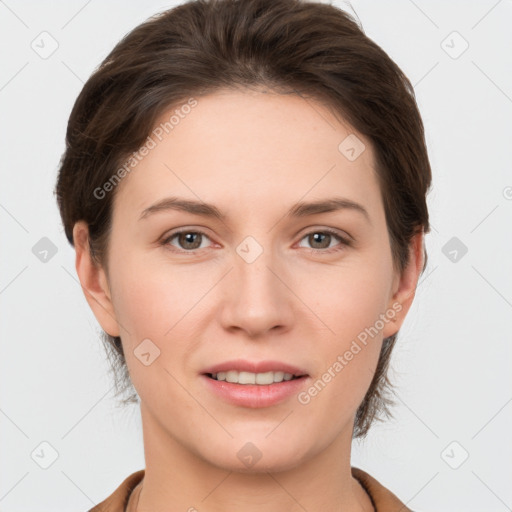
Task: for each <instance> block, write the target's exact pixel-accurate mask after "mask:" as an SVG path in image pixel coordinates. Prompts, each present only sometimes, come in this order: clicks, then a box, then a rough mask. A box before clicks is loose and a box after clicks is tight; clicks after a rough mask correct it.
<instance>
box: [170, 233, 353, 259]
mask: <svg viewBox="0 0 512 512" xmlns="http://www.w3.org/2000/svg"><path fill="white" fill-rule="evenodd" d="M182 233H194V234H198V235H202V236H205V237H206V238H209V236H208V235H207V234H206V233H205V232H204V231H200V230H191V229H182V230H180V231H175V232H174V233H171V234H170V235H169V236H168V237H166V238H165V239H164V240H162V242H161V245H163V246H165V247H166V248H168V249H169V247H170V245H169V242H170V241H171V240H172V239H173V238H175V237H176V236H178V235H181V234H182ZM317 233H321V234H327V235H331V236H333V237H335V238H337V239H338V240H339V241H340V242H341V244H340V245H338V246H335V247H331V248H330V249H309V250H310V251H311V252H313V253H323V254H326V253H327V254H332V253H335V252H339V251H342V250H344V249H345V247H351V245H352V242H351V241H350V240H348V239H347V238H345V237H342V236H341V235H340V234H339V233H338V232H336V231H334V230H332V229H316V230H313V231H309V232H308V233H306V234H305V235H304V236H303V237H302V238H301V240H303V239H304V238H306V237H307V236H310V235H312V234H317ZM306 249H307V247H306ZM169 250H170V251H173V252H177V253H187V254H194V253H197V252H198V251H200V249H193V250H190V251H186V250H184V249H176V248H174V247H173V248H172V249H169Z"/></svg>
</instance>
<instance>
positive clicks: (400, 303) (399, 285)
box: [383, 231, 424, 338]
mask: <svg viewBox="0 0 512 512" xmlns="http://www.w3.org/2000/svg"><path fill="white" fill-rule="evenodd" d="M423 263H424V233H423V231H421V232H420V233H418V234H416V235H414V237H413V238H412V240H411V243H410V245H409V262H408V264H407V266H406V268H405V269H404V271H403V272H402V275H401V276H397V278H396V281H395V283H394V288H393V295H392V297H391V299H390V301H389V303H388V310H387V312H386V313H387V314H388V312H389V316H390V317H391V316H392V317H393V319H392V321H391V322H389V323H388V324H387V325H386V327H385V328H384V331H383V335H384V338H387V337H389V336H392V335H393V334H395V333H396V332H398V331H399V330H400V327H401V326H402V324H403V322H404V320H405V317H406V316H407V312H408V311H409V309H410V307H411V305H412V301H413V300H414V296H415V294H416V287H417V284H418V280H419V277H420V274H421V271H422V269H423Z"/></svg>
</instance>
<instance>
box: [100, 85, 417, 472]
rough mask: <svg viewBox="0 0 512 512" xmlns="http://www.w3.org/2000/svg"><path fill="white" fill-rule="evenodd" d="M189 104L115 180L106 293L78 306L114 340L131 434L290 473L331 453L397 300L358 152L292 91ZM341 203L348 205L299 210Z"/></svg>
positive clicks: (368, 159)
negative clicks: (138, 424) (122, 364)
mask: <svg viewBox="0 0 512 512" xmlns="http://www.w3.org/2000/svg"><path fill="white" fill-rule="evenodd" d="M196 100H197V105H196V106H194V107H193V108H190V109H182V111H181V112H182V115H181V116H179V122H178V123H175V124H174V125H173V128H172V129H169V126H170V125H168V126H167V130H168V133H167V134H166V133H165V130H164V133H163V135H164V136H161V139H162V140H161V141H160V140H159V138H158V137H156V136H155V135H153V136H152V138H153V139H154V142H155V144H153V143H150V144H149V145H150V146H154V147H152V148H151V149H149V150H148V152H147V154H146V156H144V157H143V158H142V160H141V161H140V162H139V163H138V164H137V165H136V167H135V168H133V169H132V170H131V172H130V173H129V174H127V175H126V176H125V177H124V178H123V180H122V181H121V183H120V185H119V189H118V190H117V191H116V192H117V195H116V198H115V202H114V212H113V226H112V227H113V229H112V235H111V239H110V246H109V251H110V252H109V260H108V265H109V276H108V278H109V280H108V287H109V292H108V293H107V295H106V297H107V299H105V300H106V301H105V302H104V303H103V305H102V307H99V305H98V304H96V303H91V307H93V309H94V311H95V314H96V316H97V318H98V319H99V321H100V323H101V324H102V326H103V328H104V329H105V330H106V331H107V332H108V333H109V334H111V335H120V336H121V338H122V343H123V348H124V352H125V354H126V360H127V364H128V368H129V372H130V375H131V378H132V381H133V384H134V386H135V388H136V390H137V392H138V394H139V396H140V399H141V407H142V414H143V422H144V428H145V429H147V430H151V431H152V432H155V433H156V432H159V435H160V436H161V435H162V434H164V436H163V437H164V438H166V439H168V440H169V442H171V443H177V444H179V445H180V446H182V447H185V448H186V449H188V450H189V451H190V452H191V453H193V454H195V455H197V456H198V457H199V458H201V459H202V460H203V461H207V462H209V463H211V464H213V465H215V466H219V467H223V468H227V469H235V468H236V469H237V470H239V471H243V470H247V471H250V470H251V469H250V468H251V467H252V465H253V464H254V467H255V468H256V469H257V470H260V469H261V468H265V469H273V470H278V469H286V468H291V467H294V466H296V465H297V464H298V463H299V462H301V461H304V460H306V459H309V458H311V457H313V456H315V455H319V454H320V453H321V452H322V451H323V450H324V449H326V448H327V447H329V446H330V445H331V444H332V443H335V442H339V443H342V442H343V443H347V442H349V440H350V438H351V435H352V428H353V422H354V416H355V412H356V410H357V408H358V406H359V404H360V403H361V401H362V400H363V397H364V395H365V393H366V391H367V389H368V387H369V385H370V382H371V379H372V377H373V374H374V372H375V368H376V364H377V360H378V356H379V351H380V348H381V344H382V340H383V338H384V337H387V336H390V335H392V334H393V333H395V332H396V331H397V330H398V329H399V326H400V324H401V322H402V320H403V317H404V315H405V313H406V311H407V309H408V304H409V301H411V300H412V296H411V293H410V290H411V289H412V288H413V286H412V285H409V288H404V286H405V285H403V281H402V280H401V279H400V276H398V275H397V274H395V273H394V272H393V265H392V259H391V249H390V241H389V238H388V232H387V229H386V221H385V216H384V209H383V203H382V200H381V195H380V190H379V185H378V182H377V175H376V171H375V169H374V167H373V166H374V154H373V152H372V148H371V146H370V144H369V142H368V140H367V139H365V138H363V137H362V136H361V135H359V134H355V133H354V131H353V130H351V129H350V127H348V126H344V125H342V124H340V122H339V121H337V120H336V119H335V118H334V117H333V115H332V113H330V111H329V110H327V109H326V108H325V107H324V106H322V105H321V104H319V103H317V102H314V101H312V100H309V99H308V100H305V99H303V98H300V97H298V96H295V95H289V96H285V95H277V94H269V93H261V92H258V93H256V92H234V91H223V92H219V93H215V94H212V95H209V96H205V97H199V98H196ZM173 110H174V109H173ZM185 111H186V112H188V113H187V114H186V115H185V114H183V112H185ZM171 114H172V112H168V113H165V115H162V118H161V119H160V120H159V122H158V123H157V124H160V122H162V123H165V122H166V121H168V120H169V117H170V115H171ZM161 131H162V130H160V131H158V133H160V132H161ZM154 133H155V132H154ZM347 137H349V138H348V139H347ZM356 137H357V138H356ZM362 144H364V146H363V145H362ZM170 198H174V199H175V200H180V201H188V202H190V204H192V203H193V204H197V206H194V209H195V213H193V212H191V211H185V210H184V209H182V208H178V207H177V206H175V207H171V201H170V200H169V199H170ZM341 199H343V200H345V201H347V202H350V203H346V204H354V205H358V206H346V207H337V206H336V205H334V203H332V204H331V205H334V207H332V208H324V207H318V208H314V207H312V208H308V207H306V206H304V205H307V204H309V203H316V202H322V203H324V202H329V201H334V200H336V201H338V200H341ZM165 200H169V202H168V204H167V206H168V208H166V207H165V204H164V205H163V206H162V205H161V207H160V208H152V207H154V205H158V204H159V203H161V202H162V201H165ZM205 203H207V204H208V205H212V206H214V207H215V208H216V211H218V212H220V214H221V216H222V217H221V218H219V217H218V216H216V215H210V214H209V212H210V208H206V207H205V206H204V204H205ZM298 205H299V206H300V209H298ZM151 208H152V209H151ZM148 209H149V210H148ZM176 231H183V232H184V233H183V234H182V235H176V236H174V233H175V232H176ZM331 231H332V232H333V233H334V234H332V233H330V232H331ZM338 235H339V237H340V238H337V236H338ZM104 282H106V281H104ZM401 283H402V284H401ZM400 290H401V291H400ZM399 293H404V294H406V293H407V294H408V298H407V299H406V300H404V301H402V302H403V304H401V303H400V300H399V299H400V296H399V295H398V294H399ZM110 299H111V301H112V302H111V303H110V302H108V301H109V300H110ZM109 308H111V309H110V315H109V314H107V311H108V310H109ZM114 319H115V320H114ZM235 360H238V363H239V362H240V361H241V360H243V361H245V362H246V363H247V364H248V366H247V367H243V366H240V365H239V364H238V363H237V362H235V363H233V362H230V361H235ZM268 361H271V362H273V364H270V366H264V365H262V366H259V367H258V366H257V364H258V363H261V362H268ZM225 362H228V368H224V370H229V368H231V369H232V370H236V369H237V368H239V369H241V370H250V369H251V368H252V369H253V370H254V372H252V373H251V372H249V373H242V374H241V375H239V374H237V373H228V374H227V377H228V380H229V379H230V380H233V379H235V380H236V378H238V377H240V378H241V379H242V380H243V379H245V378H247V379H249V381H250V379H252V378H253V375H252V374H253V373H255V372H256V373H263V374H266V375H263V376H261V375H257V376H256V377H254V378H255V379H256V378H257V379H258V382H268V381H266V380H265V379H267V378H271V379H275V380H279V379H280V378H282V377H283V372H284V373H292V371H286V370H293V369H291V368H289V367H290V366H291V367H294V368H295V370H296V371H295V373H300V374H306V376H303V377H302V378H300V379H293V380H291V381H286V380H285V381H284V382H281V383H279V382H276V383H274V384H272V385H268V384H256V383H255V384H249V385H248V384H236V383H233V382H231V383H229V382H221V381H213V380H212V379H211V377H209V376H207V375H205V373H208V372H209V371H212V367H215V366H217V365H220V364H222V363H225ZM251 364H254V365H256V366H251ZM280 368H281V370H279V369H280ZM271 369H273V370H274V371H275V372H276V373H274V374H269V373H268V371H269V370H271ZM214 370H215V369H214ZM219 371H220V370H219ZM279 371H281V373H279ZM221 377H222V376H221ZM315 385H316V386H315ZM159 449H160V450H164V451H165V449H166V448H165V445H160V447H159ZM258 459H259V460H258Z"/></svg>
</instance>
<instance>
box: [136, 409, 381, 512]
mask: <svg viewBox="0 0 512 512" xmlns="http://www.w3.org/2000/svg"><path fill="white" fill-rule="evenodd" d="M141 413H142V425H143V435H144V454H145V462H146V470H145V475H144V479H143V481H142V489H141V492H140V495H139V500H138V504H137V511H142V510H152V511H154V512H159V511H162V512H163V511H168V510H186V511H190V512H197V511H208V512H222V511H225V510H234V509H240V510H244V512H256V511H261V509H262V507H264V510H265V512H281V511H282V510H287V511H290V512H304V510H307V511H308V512H317V511H318V512H320V511H322V512H331V511H332V512H334V511H339V510H344V511H345V512H373V510H374V508H373V506H372V504H371V500H370V498H369V496H368V494H367V493H366V491H365V490H364V489H363V487H362V486H361V484H360V483H359V482H358V481H357V480H356V479H355V478H354V477H353V476H352V473H351V467H350V450H351V441H352V425H347V429H345V430H343V431H342V433H341V434H340V435H339V436H338V437H337V438H336V439H335V440H334V442H333V443H332V444H331V445H329V446H327V447H326V448H325V449H323V450H322V451H319V452H318V453H315V454H312V455H311V456H310V457H307V458H304V460H303V461H301V462H300V463H298V464H295V465H293V466H291V467H286V466H284V465H279V464H275V463H271V464H269V465H264V464H263V462H264V458H263V457H262V459H261V460H260V461H259V462H258V463H257V464H255V465H254V467H252V468H244V469H240V463H239V461H237V462H238V464H235V463H233V465H230V464H229V463H224V464H215V463H212V461H210V460H208V458H207V457H205V456H204V455H203V456H202V454H200V453H197V452H194V450H193V448H192V447H190V448H189V447H187V446H185V445H184V443H183V442H180V441H178V440H177V439H175V438H173V437H171V435H170V433H169V432H168V431H165V430H164V429H163V428H162V427H161V425H160V424H159V423H158V422H157V421H155V418H154V417H153V416H152V415H151V413H150V412H149V411H148V410H147V409H145V408H144V405H143V404H141ZM233 443H234V444H233V446H234V447H235V446H242V445H244V443H243V442H242V443H241V442H240V440H238V443H237V442H235V441H233ZM236 451H238V450H236Z"/></svg>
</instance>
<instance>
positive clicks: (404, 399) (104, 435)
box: [0, 0, 512, 512]
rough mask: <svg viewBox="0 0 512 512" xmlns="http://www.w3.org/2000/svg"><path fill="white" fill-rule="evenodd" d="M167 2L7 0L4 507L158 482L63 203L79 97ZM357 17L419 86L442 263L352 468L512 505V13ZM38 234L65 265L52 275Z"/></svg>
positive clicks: (0, 203)
mask: <svg viewBox="0 0 512 512" xmlns="http://www.w3.org/2000/svg"><path fill="white" fill-rule="evenodd" d="M335 3H336V5H339V6H340V7H342V8H345V9H347V10H349V11H350V10H351V9H350V7H349V6H348V5H347V3H343V2H335ZM172 5H175V3H172V4H169V3H165V2H159V1H144V2H143V1H142V0H141V1H133V0H132V1H126V0H123V1H120V0H118V1H109V2H100V1H98V0H92V1H89V2H87V1H69V0H67V1H63V0H62V1H52V2H50V1H46V2H36V1H23V0H20V1H14V0H6V1H0V39H1V47H2V56H1V67H0V112H1V130H2V131H1V136H0V144H1V155H2V159H1V166H0V172H1V179H2V181H1V183H2V186H1V188H0V226H1V233H2V238H1V273H0V312H1V321H0V332H1V357H0V380H1V387H0V431H1V438H0V443H1V444H0V454H1V460H0V511H2V512H25V511H31V512H33V511H45V512H50V511H52V512H58V511H69V510H77V511H85V510H88V509H89V508H91V507H92V506H93V505H94V504H96V503H98V502H99V501H102V500H103V499H104V498H105V497H106V496H107V495H109V494H111V493H112V492H113V491H114V489H115V488H116V487H117V486H118V485H119V484H120V483H121V481H122V480H124V478H126V477H127V476H128V475H129V474H130V473H132V472H133V471H136V470H138V469H141V468H143V467H144V455H143V447H142V437H141V424H140V414H139V411H138V409H137V408H136V407H135V406H134V407H131V408H130V409H127V410H124V411H123V410H119V409H116V408H115V403H114V401H113V399H112V396H113V390H112V384H113V383H112V381H111V379H110V377H109V375H108V373H107V371H108V363H107V361H106V360H105V355H104V352H103V348H102V347H101V344H100V340H99V337H98V334H99V326H98V324H97V322H96V320H95V318H94V316H93V314H92V312H91V311H90V309H89V306H88V304H87V302H86V300H85V298H84V295H83V292H82V290H81V288H80V285H79V282H78V280H77V276H76V271H75V265H74V250H73V249H72V248H71V247H70V246H69V245H68V243H67V241H66V239H65V237H64V234H63V232H62V226H61V224H60V217H59V216H58V211H57V207H56V203H55V199H54V197H53V193H52V191H53V187H54V184H55V178H56V169H57V165H58V162H59V159H60V156H61V154H62V152H63V150H64V135H65V129H66V124H67V119H68V116H69V113H70V111H71V107H72V105H73V103H74V101H75V99H76V97H77V95H78V93H79V92H80V90H81V88H82V86H83V83H84V82H85V81H86V80H87V78H88V77H89V75H90V74H91V72H92V71H93V69H94V68H95V67H96V66H97V65H98V64H99V63H100V62H101V60H103V58H104V57H105V56H106V54H107V53H108V52H109V51H110V50H111V49H112V48H113V46H114V45H115V44H116V43H117V42H118V41H119V40H120V38H121V37H122V36H123V35H125V34H126V33H127V32H128V31H129V30H131V29H133V28H134V27H135V26H136V25H138V24H139V23H141V22H142V21H144V20H145V19H146V18H147V17H149V16H150V15H152V14H155V13H156V12H158V11H161V10H163V9H165V8H168V7H171V6H172ZM351 5H352V6H353V9H354V10H355V12H356V13H357V15H358V16H359V18H360V20H361V22H362V25H363V28H364V30H365V32H366V33H367V34H368V35H369V36H370V37H371V38H372V39H374V40H375V41H376V42H377V43H378V44H379V45H381V46H382V47H383V48H384V50H385V51H386V52H388V54H389V55H390V56H391V57H392V58H393V59H394V60H395V61H396V62H397V63H398V65H399V66H400V67H401V68H402V69H403V70H404V72H405V73H406V74H407V76H408V77H409V78H410V79H411V82H412V83H413V84H414V87H415V91H416V95H417V99H418V104H419V107H420V110H421V113H422V115H423V119H424V123H425V127H426V132H427V140H428V147H429V152H430V158H431V163H432V168H433V182H434V185H433V190H432V192H431V194H430V196H429V207H430V214H431V221H432V226H433V227H432V232H431V234H429V235H428V236H427V249H428V251H429V266H428V268H427V270H426V272H425V274H424V275H423V277H422V279H421V282H420V285H419V288H418V291H417V295H416V298H415V302H414V305H413V307H412V310H411V311H410V313H409V316H408V318H407V320H406V324H405V326H404V327H403V329H402V330H401V334H400V338H399V342H398V344H397V346H396V349H395V353H394V357H393V371H392V373H391V377H392V378H393V381H394V382H395V384H396V386H397V392H398V396H399V399H398V406H397V407H396V408H395V409H394V412H395V419H394V420H392V421H389V422H388V423H386V424H383V425H377V426H375V427H374V428H373V429H372V431H371V433H370V435H369V437H368V438H367V440H366V441H364V442H362V443H361V442H355V443H354V447H353V457H352V465H355V466H359V467H362V468H363V469H365V470H366V471H368V472H369V473H370V474H372V475H373V476H375V477H376V478H377V479H378V480H380V481H381V483H383V484H384V485H386V486H387V487H389V488H390V489H391V490H392V491H393V492H395V494H397V495H398V496H399V497H400V498H401V499H402V500H403V501H404V502H406V503H407V504H408V506H409V507H410V508H412V509H413V510H415V511H418V512H419V511H423V512H429V511H432V512H457V511H464V512H504V511H506V510H512V487H511V485H510V483H511V482H512V442H511V438H510V427H511V424H512V403H511V402H512V386H511V380H512V378H511V375H512V372H511V370H512V357H511V356H512V348H511V347H512V343H511V342H512V334H511V329H510V318H511V314H512V271H511V253H512V222H511V221H512V166H511V161H512V158H511V157H512V144H511V142H512V51H511V50H512V31H511V30H510V27H511V26H512V2H511V1H510V0H501V1H496V0H489V1H488V0H481V1H467V0H464V1H462V0H460V1H449V2H446V1H426V0H423V1H421V0H416V1H415V2H413V1H412V0H393V1H387V2H382V1H377V0H372V1H370V0H361V1H356V0H354V1H353V2H351ZM44 31H46V32H48V33H49V34H50V36H48V35H44V34H43V35H41V32H44ZM454 32H457V34H454ZM52 39H53V40H55V41H56V42H57V44H58V48H57V49H56V50H55V51H54V53H53V54H51V55H49V56H48V55H41V54H42V53H44V52H45V51H46V52H49V51H50V50H51V49H52V44H55V43H53V42H52ZM466 44H468V45H469V46H468V48H467V49H466V50H465V51H464V52H462V50H464V48H465V46H466ZM33 47H34V48H35V49H33ZM461 52H462V53H461ZM43 57H46V58H43ZM43 237H47V238H49V239H50V240H51V241H52V243H53V244H55V247H56V250H57V252H56V254H55V255H53V256H51V253H49V254H48V256H47V261H46V262H43V261H41V260H40V257H42V256H41V255H39V257H37V256H36V254H37V248H38V247H39V246H37V245H36V244H37V243H38V242H39V241H40V240H41V238H43ZM453 237H456V239H457V240H455V241H454V240H452V238H453ZM447 244H448V245H447ZM453 244H455V245H453ZM457 244H458V245H457ZM461 244H464V246H465V247H466V248H467V253H466V254H464V255H463V253H462V251H461V247H462V245H461ZM34 246H36V249H35V250H34V252H35V253H36V254H34V252H33V247H34ZM454 250H455V251H456V252H453V251H454ZM453 259H455V261H452V260H453ZM44 442H46V443H49V445H47V444H43V445H41V443H44ZM53 450H55V452H56V453H57V454H58V457H57V458H56V460H55V461H54V462H53V463H52V464H51V465H50V466H49V467H48V468H47V469H43V468H42V467H41V465H42V464H43V465H44V464H50V462H51V461H52V453H53ZM466 456H467V459H466V460H465V461H464V457H466ZM462 461H464V462H462ZM461 463H462V464H461ZM456 466H458V468H457V469H454V467H456Z"/></svg>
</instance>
